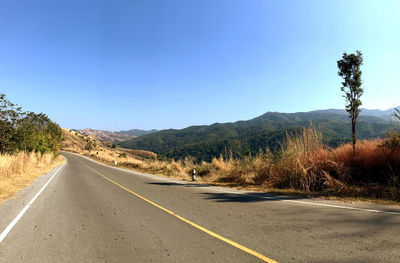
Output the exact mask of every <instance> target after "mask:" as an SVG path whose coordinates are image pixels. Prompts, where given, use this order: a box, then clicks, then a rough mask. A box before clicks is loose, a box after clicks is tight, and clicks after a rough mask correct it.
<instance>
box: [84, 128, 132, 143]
mask: <svg viewBox="0 0 400 263" xmlns="http://www.w3.org/2000/svg"><path fill="white" fill-rule="evenodd" d="M77 131H78V132H79V133H81V134H83V135H87V136H90V137H95V138H97V139H98V140H100V141H103V142H115V143H117V142H122V141H126V140H129V139H133V138H136V137H137V136H135V135H131V134H118V133H116V132H112V131H102V130H95V129H84V130H77Z"/></svg>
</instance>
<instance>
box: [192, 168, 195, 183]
mask: <svg viewBox="0 0 400 263" xmlns="http://www.w3.org/2000/svg"><path fill="white" fill-rule="evenodd" d="M192 181H196V169H195V168H193V172H192Z"/></svg>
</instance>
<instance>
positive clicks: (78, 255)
mask: <svg viewBox="0 0 400 263" xmlns="http://www.w3.org/2000/svg"><path fill="white" fill-rule="evenodd" d="M63 156H65V158H66V159H67V163H66V164H64V165H63V167H61V168H60V170H59V171H58V173H57V174H55V175H54V177H53V179H52V180H51V181H50V182H49V184H48V185H47V187H46V188H45V189H44V190H43V191H42V192H41V194H40V195H39V196H38V197H37V199H36V200H35V201H34V203H32V205H31V206H30V207H29V208H28V209H27V210H26V212H25V213H24V214H23V216H22V217H21V218H20V219H19V221H18V222H17V223H16V224H15V226H14V227H13V228H12V229H11V230H10V231H9V232H8V234H7V235H6V236H5V238H4V240H3V241H2V242H1V243H0V262H263V261H265V262H274V261H277V262H378V261H380V262H399V261H400V213H399V212H400V209H397V208H396V207H383V206H376V205H375V206H372V205H371V207H369V206H368V205H364V204H363V205H362V204H355V205H354V204H353V205H352V206H351V204H346V203H342V202H339V201H326V200H318V199H307V198H299V197H297V198H294V197H284V196H273V195H268V194H261V193H252V194H244V193H243V192H239V191H237V190H229V189H226V190H224V189H221V188H216V187H210V186H204V185H197V184H193V183H184V182H180V181H177V180H169V179H164V178H161V177H157V176H146V175H140V174H135V173H133V172H128V171H123V170H122V169H116V168H112V167H108V166H105V165H102V164H99V163H96V162H93V161H91V160H89V159H87V158H84V157H79V156H77V155H73V154H68V153H63ZM53 173H54V172H53ZM49 178H50V177H49V176H47V177H45V178H44V179H41V180H42V181H41V182H38V183H37V184H41V185H40V186H42V185H44V183H45V181H44V180H45V179H46V180H48V179H49ZM35 187H36V188H35ZM38 187H39V186H34V189H31V190H30V191H31V192H34V193H36V192H37V189H39V188H38ZM23 194H25V195H27V196H28V197H29V198H31V196H32V195H33V194H32V193H30V192H29V190H27V191H26V193H23ZM28 197H26V198H28ZM23 200H25V199H24V197H21V199H15V200H11V201H9V202H5V203H4V204H3V205H2V206H0V217H1V218H2V219H0V227H1V229H0V232H1V231H3V229H5V228H6V226H7V224H8V223H10V221H11V220H12V219H13V218H14V217H15V216H16V215H17V214H18V212H19V210H21V209H22V207H23V204H24V205H25V203H26V202H25V201H23ZM22 201H23V204H22ZM18 202H21V203H20V204H19V205H17V206H16V205H13V204H15V203H18ZM323 205H328V206H323ZM335 206H337V207H335ZM342 206H350V208H351V207H357V206H358V207H360V206H361V210H352V209H347V208H343V207H342ZM11 207H12V208H11ZM15 207H18V209H17V210H18V211H16V209H15ZM20 208H21V209H20ZM371 208H372V209H378V210H380V211H382V212H383V213H376V212H373V211H369V210H368V209H371ZM391 212H394V213H391ZM396 213H397V214H396ZM6 221H7V222H6Z"/></svg>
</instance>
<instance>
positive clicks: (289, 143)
mask: <svg viewBox="0 0 400 263" xmlns="http://www.w3.org/2000/svg"><path fill="white" fill-rule="evenodd" d="M64 133H65V134H64V137H65V138H66V141H65V142H64V146H63V149H64V150H67V151H71V152H75V153H80V154H84V155H86V156H90V157H92V158H94V159H98V160H100V161H102V162H103V163H107V164H113V163H114V161H117V162H118V166H120V167H124V168H128V169H132V170H136V171H141V172H147V173H154V174H159V175H164V176H168V177H174V178H179V179H183V180H191V171H192V169H193V168H196V170H197V175H198V176H197V178H198V182H201V183H208V184H215V185H224V186H231V187H239V188H247V189H253V190H260V191H277V192H286V193H288V192H292V193H296V192H297V193H302V194H308V195H313V196H338V197H350V198H357V199H359V198H366V199H374V200H377V199H384V200H394V201H400V145H399V142H400V140H399V135H398V134H395V133H393V134H392V135H391V137H389V138H388V139H386V140H371V141H359V142H358V143H357V152H356V154H353V150H352V146H351V144H345V145H342V146H340V147H338V148H334V149H333V148H328V147H325V146H324V145H323V143H322V134H321V133H320V132H319V131H318V130H316V129H315V128H313V127H311V128H308V129H304V130H303V133H302V134H298V135H297V136H287V138H286V140H285V141H284V142H283V143H282V149H281V151H280V152H278V153H274V154H272V153H270V152H268V151H267V153H261V152H260V153H259V154H258V155H257V156H256V157H249V158H244V159H234V158H228V159H223V158H214V159H213V160H212V162H209V163H207V162H202V163H200V164H196V163H194V162H193V160H192V159H190V158H186V159H185V160H181V161H173V160H171V161H160V160H157V158H156V156H155V155H154V154H152V153H149V152H145V151H131V152H129V151H128V150H126V149H121V148H117V149H112V148H108V147H104V145H102V144H98V145H96V147H95V149H93V150H92V151H90V152H89V151H87V150H85V143H87V141H88V140H90V139H89V138H87V137H83V136H81V135H79V134H76V133H75V134H74V132H73V131H70V132H67V131H66V130H64ZM97 152H98V154H97Z"/></svg>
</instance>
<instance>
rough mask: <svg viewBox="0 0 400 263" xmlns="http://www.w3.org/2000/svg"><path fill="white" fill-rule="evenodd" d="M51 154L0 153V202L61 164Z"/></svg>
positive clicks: (59, 160)
mask: <svg viewBox="0 0 400 263" xmlns="http://www.w3.org/2000/svg"><path fill="white" fill-rule="evenodd" d="M63 161H64V159H63V158H62V157H61V156H59V157H57V158H54V156H53V154H44V155H43V156H42V155H41V154H40V153H25V152H20V153H18V154H14V155H9V154H6V155H0V203H1V202H2V201H4V200H5V199H7V198H10V197H11V196H12V195H14V194H15V193H18V192H20V191H21V190H22V189H23V188H25V187H26V186H28V185H30V184H31V183H32V182H33V181H34V180H35V179H36V178H38V177H40V176H41V175H44V174H46V173H47V172H48V171H50V170H51V169H53V168H54V167H56V166H57V165H59V164H61V163H62V162H63Z"/></svg>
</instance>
